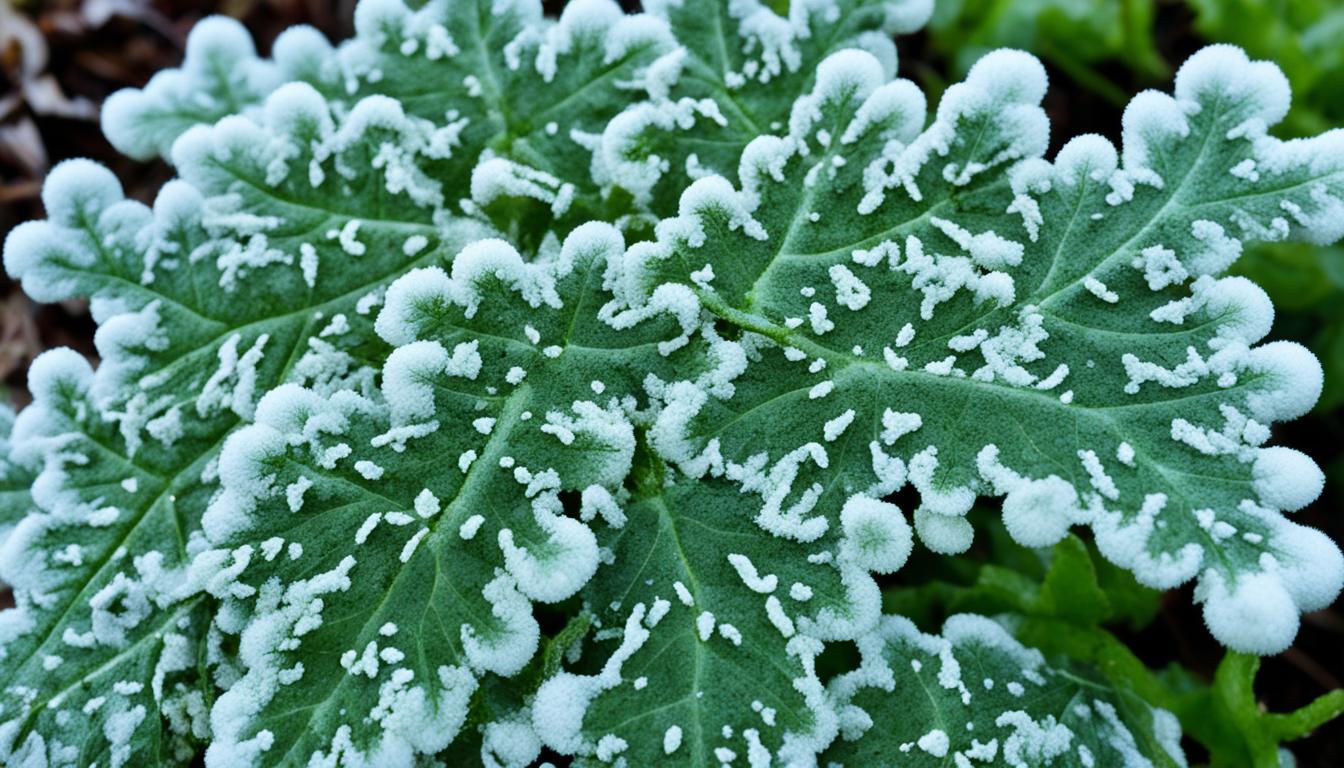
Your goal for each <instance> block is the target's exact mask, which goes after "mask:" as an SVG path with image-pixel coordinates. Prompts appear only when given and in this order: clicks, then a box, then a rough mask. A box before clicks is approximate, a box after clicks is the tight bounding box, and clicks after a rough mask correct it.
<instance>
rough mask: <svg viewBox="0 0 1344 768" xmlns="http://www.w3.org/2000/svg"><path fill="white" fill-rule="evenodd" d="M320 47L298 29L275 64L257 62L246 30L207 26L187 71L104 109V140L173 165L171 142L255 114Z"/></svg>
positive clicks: (199, 31)
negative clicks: (250, 111) (190, 130)
mask: <svg viewBox="0 0 1344 768" xmlns="http://www.w3.org/2000/svg"><path fill="white" fill-rule="evenodd" d="M314 42H321V36H320V35H319V34H318V33H317V31H316V30H313V29H307V28H301V27H296V28H295V29H293V30H290V31H289V32H287V33H286V34H284V35H282V36H281V37H280V38H279V39H278V40H276V42H275V51H274V53H275V57H274V60H266V59H262V58H260V57H259V56H257V49H256V46H255V45H254V44H253V43H252V37H251V35H249V34H248V32H247V30H246V29H245V28H244V27H243V25H242V24H240V23H239V22H237V21H236V20H234V19H231V18H228V17H226V16H211V17H209V18H206V19H202V20H201V21H200V22H199V23H198V24H196V26H195V27H192V30H191V34H190V35H188V36H187V52H186V57H185V60H184V61H183V62H182V66H181V67H179V68H177V69H165V70H163V71H162V72H159V73H157V74H155V75H154V77H152V78H150V81H149V82H148V83H147V84H146V85H145V87H144V89H143V90H135V89H126V90H123V91H119V92H118V93H115V94H113V95H112V96H111V97H110V98H108V100H107V102H106V103H104V104H103V109H102V124H103V132H104V133H106V134H107V138H108V141H110V142H111V143H112V146H114V147H116V148H117V151H119V152H121V153H123V154H125V155H127V156H129V157H133V158H135V159H137V160H148V159H150V158H152V157H154V156H155V155H160V156H162V157H164V158H167V157H168V156H169V154H170V152H171V151H172V148H173V141H175V140H176V139H177V137H178V136H180V135H182V134H183V133H185V132H186V131H187V129H188V128H191V127H192V126H194V125H200V124H207V125H208V124H210V123H213V122H215V121H216V120H219V119H221V118H224V117H228V116H229V115H236V114H239V113H241V112H242V111H243V110H245V109H249V108H255V107H256V106H257V105H259V104H260V103H261V101H262V99H264V98H265V97H266V95H267V94H269V93H270V92H271V91H273V90H275V89H276V88H277V87H279V86H280V85H281V84H282V83H285V82H288V81H290V80H292V79H296V78H297V77H298V76H299V75H300V74H302V72H303V61H304V58H303V53H304V51H305V49H308V48H310V47H311V46H312V45H313V44H314Z"/></svg>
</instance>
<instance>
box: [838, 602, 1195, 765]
mask: <svg viewBox="0 0 1344 768" xmlns="http://www.w3.org/2000/svg"><path fill="white" fill-rule="evenodd" d="M859 651H860V653H861V654H862V657H863V662H862V666H860V668H859V669H857V670H856V671H853V672H849V673H846V674H844V675H841V676H840V677H838V678H836V679H835V680H834V681H833V682H832V683H831V685H830V693H831V694H832V696H834V697H835V700H836V701H837V706H838V707H839V709H840V718H841V726H840V727H841V734H842V738H841V739H839V740H837V741H836V744H835V746H833V747H831V749H829V750H827V751H826V753H825V754H824V755H822V759H823V760H829V761H834V762H836V763H840V764H844V765H870V764H879V763H882V762H883V761H891V760H893V759H895V758H896V757H897V756H899V760H900V763H901V764H902V765H916V766H922V765H947V764H948V762H947V760H948V758H951V760H953V761H954V762H955V763H956V764H957V765H974V764H976V763H978V762H984V763H989V764H994V765H1008V766H1032V765H1051V764H1060V765H1082V766H1091V765H1129V766H1154V765H1156V766H1184V765H1185V764H1186V763H1185V757H1184V754H1183V753H1182V751H1181V747H1180V740H1181V727H1180V724H1179V722H1178V721H1177V720H1176V717H1175V716H1174V715H1172V714H1171V713H1170V712H1167V711H1165V710H1161V709H1156V708H1153V707H1152V706H1150V705H1148V704H1147V703H1145V702H1144V701H1142V700H1141V699H1139V698H1138V697H1137V696H1134V695H1133V694H1132V693H1128V692H1126V691H1123V690H1118V689H1116V688H1114V687H1112V686H1110V685H1109V684H1107V683H1106V682H1104V681H1102V680H1100V679H1094V678H1092V677H1091V676H1088V675H1087V673H1085V672H1082V671H1081V670H1079V669H1076V668H1070V667H1069V666H1065V667H1056V666H1052V665H1050V664H1047V663H1046V662H1045V659H1044V658H1043V657H1042V656H1041V654H1040V653H1039V652H1037V651H1034V650H1032V649H1030V648H1027V647H1025V646H1023V645H1021V644H1019V643H1018V642H1017V641H1016V640H1014V639H1013V638H1012V636H1011V635H1009V634H1008V633H1007V632H1006V631H1005V630H1004V629H1003V628H1002V627H1000V626H999V625H998V624H995V623H994V622H993V621H991V620H989V619H986V618H984V617H982V616H975V615H970V614H960V615H956V616H953V617H951V618H949V619H948V620H947V622H946V623H945V624H944V625H943V631H942V633H941V634H940V635H927V634H924V633H922V632H920V631H919V630H918V629H916V628H915V626H914V625H913V624H911V623H910V622H909V621H907V620H905V619H902V618H900V617H896V616H888V617H885V618H883V620H882V625H881V626H880V627H879V628H878V629H877V630H876V631H875V632H873V633H872V634H871V635H869V636H867V637H864V638H862V639H861V640H860V641H859Z"/></svg>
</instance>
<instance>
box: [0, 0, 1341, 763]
mask: <svg viewBox="0 0 1344 768" xmlns="http://www.w3.org/2000/svg"><path fill="white" fill-rule="evenodd" d="M622 4H623V5H625V6H627V7H628V8H629V7H634V6H636V5H637V3H634V2H631V1H630V0H623V2H622ZM545 5H546V7H547V10H548V11H551V12H556V11H558V10H559V9H560V8H561V7H563V5H564V3H563V0H547V2H545ZM353 6H354V0H197V1H196V2H174V1H172V0H85V1H84V2H82V3H81V2H79V0H49V1H46V2H33V1H30V2H24V1H23V0H0V239H3V236H4V235H5V234H7V233H8V231H9V230H10V229H11V228H12V227H14V226H15V225H16V224H18V223H20V222H22V221H26V220H28V219H33V218H39V217H42V216H43V215H44V212H43V210H42V203H41V199H40V197H39V195H40V192H41V182H42V178H43V177H44V176H45V174H46V172H47V170H48V169H49V168H50V167H51V166H52V165H54V164H55V163H57V162H59V161H61V160H63V159H66V158H70V157H81V156H82V157H90V158H93V159H95V160H97V161H99V162H101V163H103V164H105V165H107V166H108V167H110V168H111V169H113V171H114V172H115V173H116V175H117V176H118V178H120V179H121V180H122V183H123V184H124V185H125V187H126V191H127V193H128V194H129V195H130V196H131V197H134V198H136V199H139V200H141V201H144V202H146V203H148V202H151V201H152V199H153V197H154V194H155V193H156V192H157V191H158V189H159V187H160V186H161V185H162V184H163V182H165V181H166V180H168V179H169V178H171V177H172V171H171V169H170V168H168V167H167V166H166V165H165V164H163V163H162V162H155V163H138V162H135V161H132V160H128V159H126V158H124V157H121V156H120V155H118V154H117V153H116V152H115V151H114V150H113V149H112V147H111V146H110V145H109V144H108V143H107V141H106V140H105V139H104V138H103V137H102V134H101V132H100V131H99V128H98V122H97V111H98V105H99V104H100V103H101V102H102V100H103V99H104V98H105V97H106V96H108V95H109V94H111V93H112V92H113V91H116V90H117V89H119V88H123V87H127V86H133V87H139V86H141V85H143V84H144V83H145V82H146V81H147V80H148V79H149V77H150V76H151V75H152V74H153V73H154V72H156V71H158V70H160V69H163V68H165V67H170V66H176V65H177V64H178V63H179V62H180V61H181V58H182V52H183V46H184V43H185V41H186V36H187V33H188V31H189V30H190V29H191V27H192V25H193V24H194V23H195V22H196V21H197V20H198V19H200V18H201V17H203V16H206V15H209V14H214V13H218V14H225V15H228V16H233V17H235V18H238V19H240V20H241V21H243V23H244V24H246V25H247V27H248V29H250V30H251V32H252V34H253V36H254V37H255V38H256V40H257V45H258V48H259V49H260V50H261V51H262V52H263V53H268V52H269V50H270V45H271V42H272V41H273V40H274V39H275V37H276V36H277V35H278V34H279V33H280V32H281V31H282V30H284V29H285V28H286V27H288V26H290V25H292V24H299V23H304V24H310V25H312V26H315V27H317V28H318V29H320V30H321V31H322V32H324V33H325V34H326V35H327V36H328V37H329V38H331V39H333V40H340V39H343V38H345V37H348V36H349V34H350V31H351V30H350V18H351V12H352V9H353ZM1191 22H1192V16H1191V12H1190V11H1189V10H1188V9H1187V7H1186V6H1185V5H1183V4H1181V3H1179V2H1173V1H1172V0H1166V1H1165V2H1162V3H1161V4H1160V5H1159V13H1158V17H1157V21H1156V24H1155V29H1154V37H1155V40H1156V42H1157V45H1158V49H1159V51H1160V52H1161V53H1162V55H1163V56H1164V58H1166V60H1167V61H1169V62H1180V61H1182V60H1183V59H1184V58H1185V57H1186V56H1187V55H1188V54H1190V53H1191V52H1193V51H1195V50H1196V49H1198V48H1199V47H1201V46H1202V45H1204V44H1205V43H1206V42H1209V41H1206V40H1203V39H1201V38H1199V37H1198V36H1197V35H1196V33H1195V32H1194V30H1193V27H1192V23H1191ZM1341 44H1344V43H1341ZM900 53H901V69H902V73H903V74H904V75H905V76H907V77H912V78H914V79H915V80H917V81H920V82H921V83H922V84H924V85H927V86H930V87H931V88H936V87H938V85H939V84H941V83H942V82H945V78H946V77H947V76H948V75H949V74H950V73H951V70H952V66H951V64H950V62H949V61H947V59H946V58H945V57H943V56H942V55H940V54H939V53H938V52H937V51H936V50H935V49H934V47H933V46H932V45H931V44H930V41H929V40H928V38H927V37H925V36H924V35H923V34H920V35H916V36H914V37H912V38H908V39H904V40H902V41H901V43H900ZM1100 72H1101V74H1102V75H1104V76H1106V77H1107V78H1109V79H1111V81H1112V82H1114V83H1115V84H1116V85H1118V86H1119V87H1121V88H1122V89H1123V90H1125V91H1126V92H1129V93H1134V92H1137V91H1138V90H1141V89H1142V88H1145V87H1151V86H1164V85H1165V84H1163V83H1153V82H1146V81H1141V80H1137V79H1136V75H1134V73H1133V72H1132V71H1131V70H1129V69H1127V68H1125V67H1123V66H1119V65H1116V66H1112V67H1107V66H1102V67H1101V68H1100ZM1050 79H1051V90H1050V94H1049V95H1048V96H1047V98H1046V108H1047V110H1048V111H1049V113H1050V118H1051V122H1052V126H1051V128H1052V145H1053V146H1052V152H1053V150H1054V149H1057V148H1058V147H1059V145H1060V144H1061V143H1062V140H1063V139H1065V138H1067V137H1070V136H1073V135H1076V134H1079V133H1085V132H1094V133H1100V134H1102V135H1103V136H1107V137H1108V138H1110V139H1111V140H1112V141H1115V142H1117V143H1118V142H1119V127H1120V111H1121V110H1120V109H1119V108H1118V107H1117V106H1116V105H1115V104H1113V103H1112V102H1110V101H1108V100H1106V99H1104V98H1102V97H1100V96H1098V95H1096V94H1094V93H1092V92H1090V91H1088V90H1086V89H1084V88H1082V87H1081V86H1079V85H1078V84H1077V83H1075V82H1073V81H1071V80H1070V79H1069V77H1068V76H1067V75H1065V74H1064V73H1062V72H1059V71H1056V70H1053V69H1052V71H1051V72H1050ZM93 331H94V324H93V322H92V320H91V319H90V318H89V315H88V310H87V306H86V304H85V303H84V302H78V301H68V302H62V303H60V304H56V305H38V304H35V303H33V302H31V301H30V300H29V299H28V298H27V297H26V296H24V294H23V293H22V291H21V290H20V289H19V287H18V285H17V284H15V283H14V282H12V281H10V280H9V279H8V278H7V277H6V276H4V275H3V274H0V382H2V383H0V397H2V398H5V399H7V400H8V401H9V402H11V403H12V404H13V405H14V406H16V407H22V406H24V405H25V404H27V402H28V400H29V396H28V392H27V389H26V388H25V381H24V379H25V371H26V370H27V367H28V364H29V363H30V362H31V361H32V359H33V357H35V356H36V355H37V354H39V353H40V352H42V351H43V350H46V349H50V348H52V347H57V346H68V347H72V348H74V349H76V350H79V351H80V352H82V353H84V354H85V355H87V356H88V357H89V358H90V359H95V358H96V354H95V352H94V348H93ZM1311 331H1312V329H1311V328H1310V327H1295V326H1294V324H1293V319H1292V318H1291V317H1284V318H1282V319H1281V320H1280V322H1279V323H1278V325H1277V326H1276V329H1275V335H1276V336H1277V337H1280V338H1282V337H1285V336H1287V337H1293V336H1297V335H1299V334H1301V335H1303V336H1305V335H1307V334H1309V333H1310V332H1311ZM1275 437H1276V439H1277V441H1278V442H1281V443H1283V444H1287V445H1291V446H1294V447H1296V448H1299V449H1301V450H1304V451H1306V452H1307V453H1308V454H1310V455H1311V456H1313V457H1314V458H1315V459H1316V460H1317V461H1318V462H1319V463H1320V464H1321V465H1322V466H1323V467H1326V468H1327V472H1330V470H1331V469H1334V470H1335V471H1334V472H1330V474H1332V475H1334V479H1336V480H1337V479H1338V478H1340V477H1342V476H1344V471H1341V468H1344V450H1341V447H1342V446H1344V414H1342V413H1340V412H1338V411H1336V412H1327V413H1313V414H1310V415H1308V416H1307V417H1304V418H1303V419H1300V420H1298V421H1297V422H1295V423H1292V424H1287V425H1283V426H1281V427H1279V428H1278V429H1277V430H1276V433H1275ZM1342 507H1344V488H1341V485H1340V483H1339V482H1337V481H1336V482H1333V483H1332V484H1328V485H1327V489H1326V493H1325V495H1324V496H1323V497H1322V498H1321V499H1320V500H1318V501H1317V502H1316V503H1315V504H1313V505H1311V506H1310V507H1309V508H1307V509H1306V510H1303V511H1302V512H1300V513H1297V515H1296V518H1297V519H1298V521H1299V522H1302V523H1305V524H1308V525H1311V526H1314V527H1317V528H1320V529H1322V530H1325V531H1326V532H1328V533H1329V534H1330V535H1331V536H1332V537H1333V538H1334V539H1335V540H1336V541H1344V526H1342V525H1341V522H1340V516H1339V514H1338V510H1340V509H1341V508H1342ZM10 603H11V601H10V600H9V596H8V595H7V594H4V593H0V607H4V606H5V605H7V604H10ZM1125 639H1126V640H1127V641H1129V642H1130V644H1131V647H1133V648H1134V649H1135V650H1136V652H1137V653H1138V654H1139V655H1140V656H1141V657H1142V658H1143V659H1144V660H1145V661H1147V662H1148V663H1149V664H1150V665H1151V666H1153V667H1156V668H1160V667H1163V666H1165V665H1167V664H1170V663H1173V662H1175V663H1180V664H1182V665H1184V666H1185V667H1187V668H1189V669H1191V670H1193V671H1195V672H1197V673H1199V674H1201V675H1203V676H1205V677H1206V678H1207V677H1209V676H1211V675H1212V672H1213V670H1214V668H1215V667H1216V666H1217V664H1218V661H1219V659H1220V658H1221V656H1222V651H1221V649H1220V648H1219V647H1218V646H1217V645H1216V643H1214V641H1213V640H1212V639H1211V638H1210V636H1209V634H1208V632H1207V630H1206V629H1205V628H1204V625H1203V621H1202V619H1201V618H1200V614H1199V610H1198V607H1197V606H1194V605H1193V604H1192V602H1191V595H1190V590H1189V589H1185V590H1179V591H1176V592H1173V593H1171V594H1169V595H1167V596H1166V599H1165V600H1164V603H1163V609H1162V611H1161V614H1160V615H1159V617H1158V619H1157V620H1156V621H1155V622H1153V624H1152V625H1150V626H1149V627H1148V628H1147V629H1145V630H1144V631H1143V632H1140V633H1138V634H1136V635H1133V636H1130V637H1126V638H1125ZM1341 679H1344V613H1341V610H1340V607H1339V605H1338V604H1337V605H1336V606H1335V607H1332V608H1331V609H1327V610H1325V611H1320V612H1318V613H1315V614H1310V615H1308V616H1305V617H1304V618H1303V626H1302V630H1301V632H1300V634H1299V635H1298V638H1297V645H1295V646H1294V647H1293V648H1292V649H1290V650H1288V651H1286V652H1284V653H1282V654H1280V655H1278V656H1275V657H1272V658H1268V659H1265V660H1264V663H1263V665H1262V668H1261V673H1260V678H1259V680H1258V685H1257V691H1258V693H1259V695H1260V697H1261V700H1262V702H1263V705H1264V706H1266V707H1267V708H1269V709H1271V710H1275V711H1286V710H1291V709H1295V708H1297V707H1300V706H1302V705H1304V704H1306V703H1308V702H1309V701H1311V700H1312V699H1314V698H1315V697H1316V696H1318V695H1320V694H1321V693H1323V692H1325V691H1327V690H1331V689H1334V688H1339V687H1341ZM1292 750H1293V752H1294V753H1295V754H1296V756H1297V758H1298V764H1299V765H1300V766H1302V768H1340V767H1341V766H1344V725H1342V724H1341V722H1340V721H1336V722H1334V723H1332V724H1330V725H1328V726H1326V727H1323V728H1322V729H1320V730H1319V731H1318V732H1317V733H1316V734H1315V735H1313V736H1312V737H1310V738H1309V739H1306V740H1303V741H1300V742H1297V743H1295V744H1293V745H1292ZM1191 758H1192V759H1193V760H1194V761H1196V762H1197V761H1198V760H1199V755H1198V754H1192V755H1191Z"/></svg>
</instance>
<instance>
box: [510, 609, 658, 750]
mask: <svg viewBox="0 0 1344 768" xmlns="http://www.w3.org/2000/svg"><path fill="white" fill-rule="evenodd" d="M643 620H644V604H643V603H639V604H637V605H636V606H635V607H634V609H633V610H632V611H631V612H630V616H629V617H628V618H627V619H626V622H625V632H624V633H623V634H622V637H621V644H620V647H618V648H617V649H616V650H615V651H614V652H613V653H612V655H611V656H610V657H609V658H608V659H607V661H606V663H605V664H604V665H603V666H602V670H601V671H600V672H599V673H598V674H596V675H586V676H585V675H575V674H573V673H570V672H563V671H562V672H558V673H557V674H555V675H554V676H552V677H550V678H548V679H547V680H546V682H544V683H542V685H541V688H539V689H538V690H537V695H536V698H534V699H533V701H532V727H533V728H534V729H535V730H536V733H537V735H538V736H539V737H540V738H541V741H542V743H544V744H545V745H546V746H548V747H550V748H552V749H554V750H556V751H557V752H560V753H562V754H570V755H572V754H591V753H592V752H593V751H594V750H595V749H596V747H595V746H594V745H593V744H592V742H591V741H589V740H588V739H587V738H586V737H585V736H584V734H583V718H584V715H585V714H586V713H587V709H588V705H589V704H590V703H591V702H592V700H593V698H594V697H596V696H597V695H598V694H600V693H602V692H603V691H608V690H611V689H612V688H615V687H616V686H618V685H620V684H621V667H622V665H624V664H625V662H626V660H627V659H629V658H630V657H631V656H633V655H634V654H635V652H636V651H638V650H639V649H640V648H641V647H642V646H643V645H644V643H645V641H647V640H648V638H649V630H648V629H646V628H645V627H644V626H643V623H642V622H643Z"/></svg>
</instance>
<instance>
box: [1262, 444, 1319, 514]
mask: <svg viewBox="0 0 1344 768" xmlns="http://www.w3.org/2000/svg"><path fill="white" fill-rule="evenodd" d="M1251 476H1252V477H1253V478H1254V481H1255V492H1256V493H1258V494H1260V503H1262V504H1265V505H1266V506H1269V507H1273V508H1274V509H1281V510H1283V511H1285V512H1296V511H1297V510H1299V509H1301V508H1303V507H1305V506H1307V505H1308V504H1310V503H1311V502H1313V501H1315V500H1316V499H1317V498H1319V497H1320V495H1321V491H1322V490H1324V489H1325V473H1324V472H1322V471H1321V468H1320V467H1319V466H1317V464H1316V462H1315V461H1312V459H1311V457H1309V456H1307V455H1306V454H1305V453H1302V452H1301V451H1297V450H1293V449H1292V448H1284V447H1281V446H1270V447H1268V448H1261V449H1259V450H1258V451H1256V454H1255V463H1254V464H1253V465H1252V467H1251Z"/></svg>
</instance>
